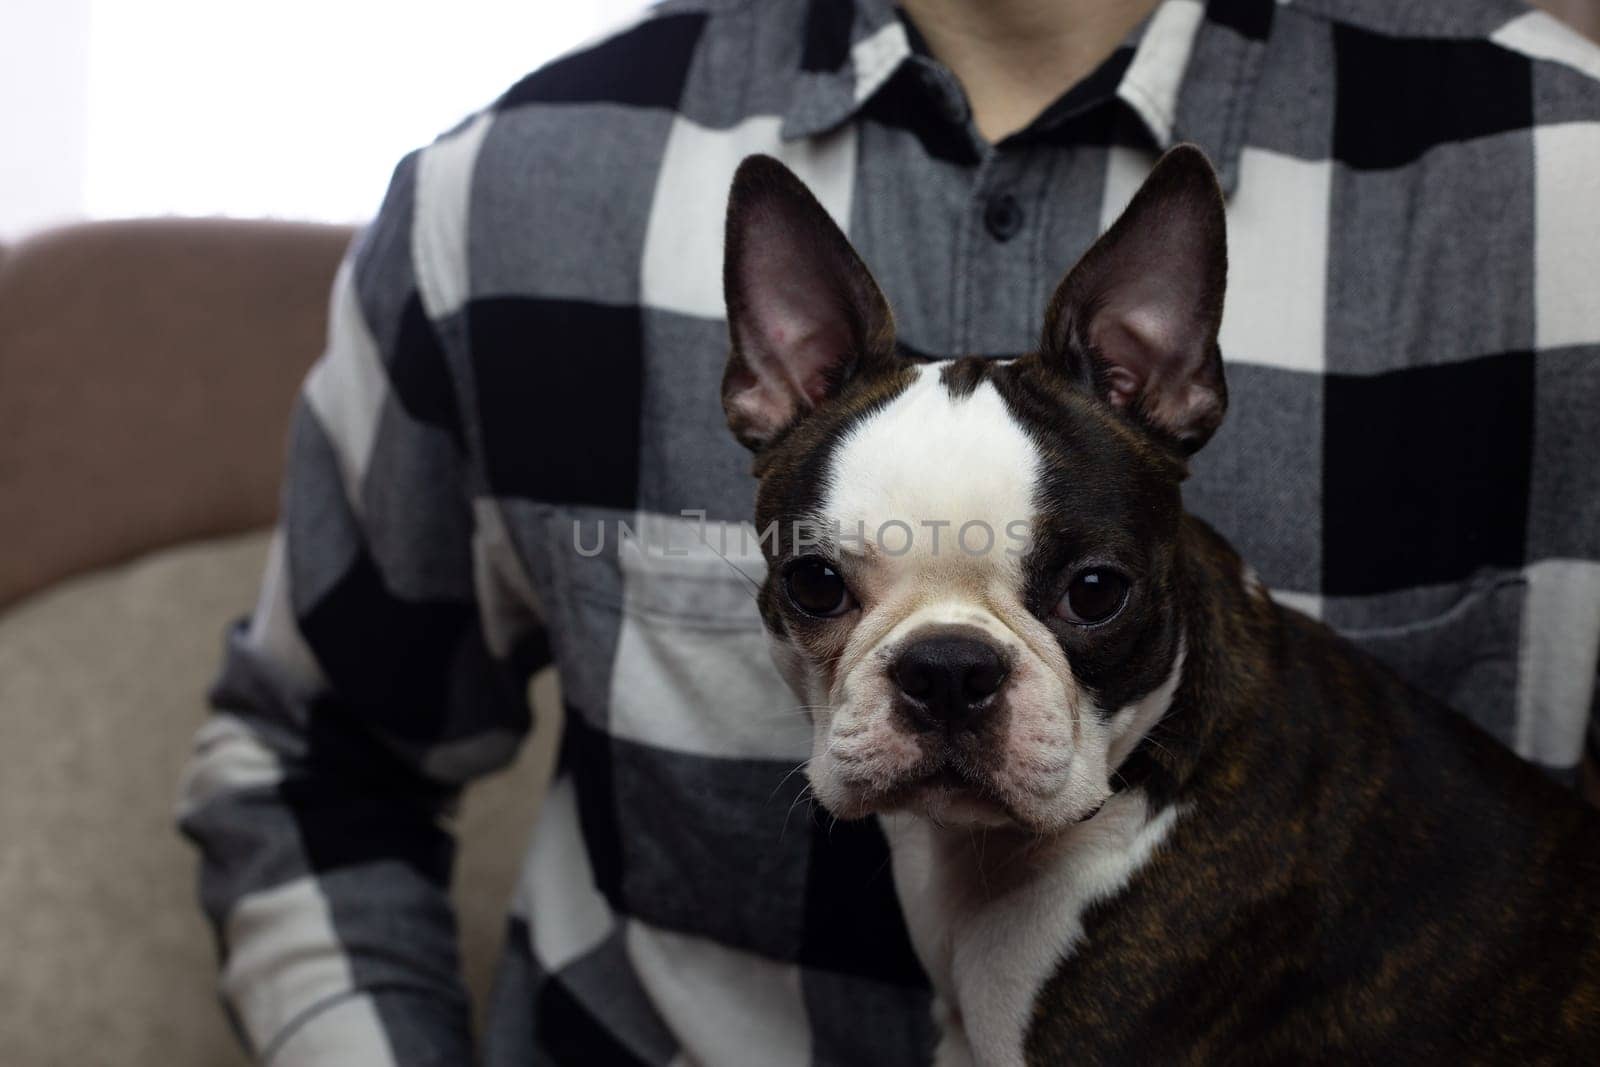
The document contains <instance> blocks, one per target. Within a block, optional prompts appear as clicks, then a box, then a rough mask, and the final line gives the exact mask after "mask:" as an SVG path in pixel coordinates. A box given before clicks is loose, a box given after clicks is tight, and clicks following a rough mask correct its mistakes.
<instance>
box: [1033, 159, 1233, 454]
mask: <svg viewBox="0 0 1600 1067" xmlns="http://www.w3.org/2000/svg"><path fill="white" fill-rule="evenodd" d="M1227 273H1228V252H1227V234H1226V221H1225V219H1224V215H1223V206H1222V190H1221V188H1220V187H1219V186H1218V185H1217V178H1216V174H1215V173H1214V172H1213V171H1212V169H1211V164H1210V163H1209V162H1207V160H1206V157H1205V155H1204V153H1202V152H1201V151H1200V149H1198V148H1196V147H1194V146H1193V145H1179V146H1178V147H1176V148H1173V149H1172V150H1171V151H1169V152H1167V153H1166V154H1165V155H1164V156H1162V157H1161V159H1160V161H1159V162H1157V163H1156V165H1155V169H1154V170H1152V171H1151V172H1150V176H1149V177H1148V178H1146V179H1145V182H1144V185H1142V186H1140V188H1139V191H1138V193H1136V194H1135V195H1134V198H1133V200H1132V202H1131V203H1129V204H1128V207H1127V209H1126V210H1124V211H1123V213H1122V216H1121V217H1120V218H1118V219H1117V221H1116V223H1115V224H1114V225H1113V226H1112V227H1111V229H1109V230H1107V231H1106V232H1105V234H1104V235H1103V236H1102V237H1101V238H1100V239H1099V240H1098V241H1096V242H1095V244H1094V246H1093V247H1092V248H1090V249H1089V251H1088V252H1086V253H1084V256H1083V258H1082V259H1080V260H1079V261H1078V264H1077V266H1075V267H1073V268H1072V270H1071V271H1069V272H1068V273H1067V276H1066V278H1065V279H1064V280H1063V281H1062V282H1061V285H1060V287H1059V288H1057V289H1056V294H1055V297H1054V298H1053V299H1052V300H1051V301H1050V308H1049V310H1048V311H1047V312H1046V313H1045V326H1044V339H1043V343H1042V346H1041V355H1042V356H1043V358H1044V360H1045V361H1046V363H1047V364H1050V365H1054V366H1056V367H1058V368H1060V369H1062V370H1064V371H1065V372H1066V373H1068V374H1069V375H1070V376H1072V377H1073V378H1074V379H1076V380H1077V381H1079V382H1081V383H1082V384H1083V385H1084V386H1086V387H1087V388H1089V389H1091V390H1092V391H1093V392H1094V393H1095V394H1096V395H1098V396H1099V397H1101V399H1103V400H1105V401H1107V402H1108V403H1110V404H1111V405H1112V406H1113V407H1116V408H1120V409H1122V410H1124V411H1125V412H1127V414H1129V415H1130V416H1131V417H1132V418H1134V419H1135V420H1136V421H1137V422H1139V423H1141V424H1142V425H1144V426H1145V427H1146V428H1148V429H1149V430H1151V431H1152V432H1154V433H1155V434H1157V435H1158V436H1159V437H1161V438H1164V439H1166V440H1168V441H1169V442H1171V443H1172V444H1173V445H1174V446H1176V447H1177V449H1178V450H1179V451H1180V452H1182V453H1183V454H1184V455H1190V454H1193V453H1194V452H1195V451H1197V450H1198V449H1199V448H1200V446H1202V445H1204V444H1205V443H1206V441H1207V440H1209V439H1210V437H1211V435H1212V433H1213V432H1215V430H1216V428H1217V426H1218V425H1219V424H1221V422H1222V415H1223V412H1224V411H1226V410H1227V406H1228V389H1227V386H1226V384H1225V383H1224V382H1223V378H1222V355H1221V353H1220V352H1219V351H1218V349H1217V331H1218V329H1219V328H1220V327H1221V325H1222V294H1223V289H1224V287H1225V285H1226V282H1227Z"/></svg>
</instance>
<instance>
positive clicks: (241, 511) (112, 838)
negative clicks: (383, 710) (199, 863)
mask: <svg viewBox="0 0 1600 1067" xmlns="http://www.w3.org/2000/svg"><path fill="white" fill-rule="evenodd" d="M350 237H351V232H350V231H349V230H347V229H343V228H336V227H325V226H309V225H294V224H287V223H265V222H262V223H255V222H227V221H175V220H173V221H140V222H126V223H97V224H87V225H81V226H73V227H68V228H64V229H60V230H56V231H53V232H48V233H45V234H42V235H40V236H38V237H36V238H33V239H31V240H29V241H27V242H25V243H23V244H21V245H18V246H15V247H11V248H5V249H0V959H3V960H4V961H5V964H4V966H0V1049H4V1052H3V1053H0V1059H3V1060H4V1062H5V1063H6V1064H8V1065H18V1067H44V1065H55V1064H63V1065H65V1064H72V1065H81V1064H93V1063H117V1064H132V1065H145V1064H149V1065H157V1064H159V1065H162V1067H185V1065H190V1064H196V1065H198V1064H207V1065H216V1064H226V1063H239V1062H242V1061H243V1057H242V1056H241V1055H240V1053H239V1051H238V1046H237V1043H236V1042H235V1040H234V1039H233V1036H232V1035H231V1034H229V1033H228V1031H227V1026H226V1023H225V1021H224V1016H223V1014H222V1012H221V1010H220V1009H219V1008H218V1006H217V1002H216V997H215V994H214V992H213V975H214V968H215V959H214V949H213V945H212V940H211V936H210V934H209V932H208V930H207V928H206V926H205V923H204V921H203V920H202V918H201V916H200V912H199V909H198V906H197V904H196V901H195V885H194V872H195V856H194V853H193V852H192V850H191V849H190V848H189V847H188V845H187V844H185V843H184V842H183V841H182V840H181V839H180V838H179V837H178V836H177V834H176V832H175V831H174V830H173V828H172V804H173V799H174V796H175V788H176V783H177V779H178V774H179V769H180V767H181V765H182V763H183V761H184V758H185V757H186V755H187V753H188V748H189V740H190V737H191V735H192V734H193V732H194V730H195V728H196V727H197V726H198V725H199V724H200V721H201V719H202V717H203V716H204V714H205V704H204V692H205V689H206V686H207V685H208V684H209V682H210V679H211V676H212V674H213V672H214V671H215V669H216V666H217V664H218V661H219V657H220V652H221V633H222V628H223V626H224V624H225V623H226V622H227V621H228V620H229V619H231V618H234V617H236V616H238V615H240V614H242V613H244V612H246V611H248V610H249V609H250V607H251V605H252V603H253V601H254V596H255V585H256V580H257V577H258V575H259V573H260V569H261V565H262V561H263V558H264V554H265V549H266V533H265V529H266V527H268V526H269V525H270V523H271V521H272V518H273V515H274V513H275V511H276V499H277V486H278V481H279V477H280V474H281V456H282V450H283V440H284V431H285V429H286V426H287V418H288V414H289V410H290V407H291V405H292V402H293V397H294V394H295V391H296V389H297V387H298V384H299V382H300V379H301V378H302V376H303V375H304V373H305V371H306V369H307V368H308V367H309V365H310V363H311V361H312V360H313V359H314V358H315V357H316V355H317V353H318V352H319V351H320V349H321V344H322V332H323V329H324V314H325V306H326V301H327V293H328V289H329V285H330V283H331V280H332V277H333V273H334V270H335V268H336V266H337V264H338V260H339V258H340V255H341V253H342V252H343V250H344V248H345V246H346V245H347V244H348V242H349V240H350ZM540 704H541V707H556V706H559V705H554V704H550V703H548V702H547V701H545V700H541V701H540ZM555 732H556V731H555V730H553V729H545V730H541V731H540V732H539V733H540V738H539V741H538V742H537V743H536V744H534V745H532V746H530V748H529V751H528V752H526V753H525V754H524V758H523V760H522V761H521V762H520V763H519V764H518V765H517V767H515V768H514V769H512V770H511V771H509V772H507V773H506V774H503V775H501V776H499V777H498V778H496V779H495V780H494V781H492V782H490V783H487V784H486V785H485V786H483V787H482V788H480V789H479V790H478V791H476V792H475V793H473V794H471V795H469V797H468V802H467V806H466V810H465V812H464V813H463V817H462V854H461V861H460V865H459V868H458V871H457V876H456V885H457V890H456V895H457V900H458V906H459V907H460V910H461V913H462V916H463V922H462V939H463V951H464V954H465V958H466V961H467V967H468V971H469V983H470V984H471V985H472V986H473V987H474V991H475V993H477V994H478V995H479V997H480V1000H481V996H482V991H483V989H484V988H485V986H486V984H487V980H488V978H489V974H490V970H491V968H492V961H493V958H494V955H495V953H496V951H497V949H498V946H499V941H500V937H501V931H502V926H501V924H502V922H503V918H504V907H505V902H506V900H507V899H508V896H509V893H510V889H511V884H512V881H513V879H514V877H515V873H516V867H517V864H518V862H519V861H520V857H521V853H522V846H523V843H524V840H523V839H524V837H525V835H526V832H527V828H528V826H529V825H530V823H531V818H532V815H533V810H534V804H535V801H534V798H535V797H536V796H537V794H538V792H539V790H540V788H541V786H540V779H541V776H542V775H543V774H545V773H547V767H548V762H549V758H550V744H551V742H552V740H553V736H554V734H555Z"/></svg>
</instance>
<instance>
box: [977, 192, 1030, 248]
mask: <svg viewBox="0 0 1600 1067" xmlns="http://www.w3.org/2000/svg"><path fill="white" fill-rule="evenodd" d="M983 224H984V226H986V227H987V228H988V230H989V233H990V235H991V236H992V237H994V239H995V240H996V241H1009V240H1011V239H1012V238H1013V237H1015V236H1016V235H1017V231H1018V230H1020V229H1022V205H1020V204H1018V203H1017V198H1016V197H1014V196H1012V195H1011V194H1010V193H1000V194H999V195H997V196H992V197H990V198H989V203H988V205H987V206H986V207H985V208H984V209H983Z"/></svg>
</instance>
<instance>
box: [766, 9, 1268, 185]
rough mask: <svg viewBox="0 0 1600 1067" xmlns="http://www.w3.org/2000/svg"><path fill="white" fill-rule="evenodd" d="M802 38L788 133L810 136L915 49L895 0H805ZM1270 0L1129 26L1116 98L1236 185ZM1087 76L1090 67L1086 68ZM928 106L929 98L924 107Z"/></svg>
mask: <svg viewBox="0 0 1600 1067" xmlns="http://www.w3.org/2000/svg"><path fill="white" fill-rule="evenodd" d="M807 5H808V10H807V13H806V33H805V45H804V48H803V49H802V54H801V60H800V65H799V69H798V71H797V72H796V75H795V81H794V86H793V91H792V94H791V96H790V101H789V110H788V112H787V113H786V114H785V116H784V122H783V136H784V137H785V138H786V139H791V140H792V139H795V138H800V137H807V136H813V135H815V134H819V133H823V132H825V131H827V130H830V129H833V128H835V127H837V126H839V125H841V124H842V123H844V122H846V121H848V120H850V119H851V118H853V117H855V115H856V114H857V112H858V111H859V110H860V109H861V107H862V105H863V104H865V103H866V102H867V101H868V100H869V99H871V98H872V97H873V96H874V95H875V94H876V93H878V92H879V91H880V90H881V89H882V88H883V87H884V86H885V85H886V84H887V83H888V82H889V80H890V79H891V78H892V77H893V76H894V75H895V74H896V72H898V71H899V70H900V68H901V67H902V66H904V65H906V64H908V63H911V62H926V60H923V59H920V58H917V57H916V56H915V50H914V49H913V47H912V43H911V40H910V38H909V36H908V34H907V32H906V26H905V24H904V23H902V22H901V21H900V19H899V17H898V16H897V14H896V12H895V6H894V4H893V2H892V0H807ZM1275 6H1276V4H1275V2H1274V0H1209V2H1206V3H1202V2H1201V0H1164V2H1163V3H1162V4H1161V5H1160V6H1159V7H1158V8H1156V10H1155V11H1154V12H1153V13H1152V14H1151V15H1150V17H1149V18H1148V19H1147V20H1145V22H1144V23H1143V24H1142V25H1141V26H1140V27H1139V28H1138V29H1136V30H1135V31H1134V33H1133V34H1132V35H1130V38H1129V40H1128V41H1127V42H1126V43H1125V45H1124V48H1125V49H1128V48H1131V49H1132V56H1131V59H1130V58H1129V57H1128V56H1127V55H1126V54H1125V53H1124V54H1123V55H1121V57H1120V59H1119V58H1118V57H1114V58H1113V60H1109V61H1108V63H1112V62H1118V63H1121V64H1126V66H1125V69H1123V70H1122V72H1121V76H1120V79H1119V80H1118V81H1117V85H1116V89H1115V93H1114V94H1113V95H1114V98H1115V99H1116V100H1118V101H1120V102H1121V103H1122V104H1123V105H1125V106H1126V107H1127V108H1128V109H1129V110H1130V111H1131V112H1132V114H1133V115H1134V116H1136V117H1137V119H1138V121H1139V123H1140V124H1141V125H1142V127H1143V128H1144V130H1145V132H1146V133H1147V134H1148V135H1149V138H1150V141H1151V143H1152V147H1154V148H1156V149H1157V150H1165V149H1167V148H1170V147H1171V146H1172V145H1174V144H1177V143H1179V142H1182V141H1191V142H1193V143H1195V144H1198V145H1199V146H1200V147H1201V148H1203V149H1204V150H1205V152H1206V154H1207V155H1208V156H1210V157H1211V161H1212V163H1213V164H1214V165H1215V166H1216V168H1217V173H1218V176H1219V178H1220V179H1221V181H1222V186H1223V189H1224V191H1226V192H1230V193H1231V192H1232V190H1233V186H1234V183H1235V182H1236V181H1237V180H1238V173H1239V153H1240V151H1241V150H1242V148H1243V143H1244V134H1245V119H1246V118H1247V117H1248V115H1249V112H1250V106H1249V105H1250V102H1251V100H1252V99H1253V98H1254V94H1255V87H1256V84H1257V81H1258V80H1259V75H1260V72H1261V63H1262V54H1263V52H1264V48H1265V44H1266V39H1267V35H1268V33H1269V31H1270V29H1271V25H1272V16H1273V10H1274V8H1275ZM1091 77H1092V76H1091ZM931 106H932V104H931V101H930V107H931Z"/></svg>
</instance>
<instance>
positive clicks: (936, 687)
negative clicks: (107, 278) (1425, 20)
mask: <svg viewBox="0 0 1600 1067" xmlns="http://www.w3.org/2000/svg"><path fill="white" fill-rule="evenodd" d="M1226 259H1227V257H1226V251H1225V237H1224V222H1223V210H1222V197H1221V192H1220V190H1219V189H1218V187H1217V182H1216V178H1215V176H1214V175H1213V173H1212V171H1211V167H1210V165H1209V164H1208V163H1207V162H1206V160H1205V157H1204V156H1203V155H1202V154H1201V153H1200V152H1199V150H1198V149H1195V148H1192V147H1188V146H1184V147H1179V148H1175V149H1173V150H1172V151H1170V152H1168V153H1167V154H1166V155H1165V156H1164V157H1163V158H1162V159H1161V161H1160V162H1159V163H1158V164H1157V165H1156V167H1155V169H1154V170H1153V171H1152V172H1151V174H1150V176H1149V178H1148V179H1147V180H1146V182H1145V184H1144V186H1143V187H1142V188H1141V189H1140V190H1139V192H1138V193H1137V195H1136V196H1135V197H1134V199H1133V201H1132V202H1131V203H1130V204H1129V206H1128V208H1127V210H1126V211H1125V212H1124V213H1123V215H1122V217H1121V218H1120V219H1119V220H1118V221H1117V223H1116V225H1114V226H1113V227H1112V228H1111V229H1110V230H1109V231H1108V232H1107V233H1106V234H1105V235H1104V236H1103V237H1101V238H1100V240H1099V241H1098V242H1097V243H1096V244H1095V245H1094V246H1093V247H1092V248H1091V249H1090V250H1089V251H1088V252H1087V253H1086V254H1085V255H1084V256H1083V258H1082V259H1081V260H1080V261H1079V262H1078V264H1077V265H1076V266H1075V267H1073V269H1072V270H1071V271H1069V272H1068V274H1067V275H1066V277H1065V279H1064V280H1063V281H1062V282H1061V285H1060V287H1059V288H1058V289H1057V290H1056V293H1055V296H1054V298H1053V299H1052V300H1051V302H1050V306H1049V308H1048V309H1047V310H1046V311H1045V317H1044V333H1043V338H1042V341H1041V343H1040V348H1039V350H1038V351H1037V352H1036V353H1033V354H1031V355H1028V356H1026V357H1024V358H1021V359H1017V360H1012V361H1004V362H1000V361H983V360H977V359H966V360H958V361H955V362H953V363H916V362H912V361H909V360H906V359H904V358H902V357H900V356H898V355H897V354H896V350H895V336H894V322H893V318H892V316H891V314H890V311H889V307H888V304H887V303H886V302H885V300H884V297H883V295H882V293H881V292H880V291H879V289H878V286H877V284H876V283H875V282H874V281H873V279H872V276H871V274H870V273H869V272H868V271H867V268H866V266H865V265H864V264H863V263H862V262H861V259H860V258H859V257H858V256H857V255H856V253H855V251H854V249H852V248H851V246H850V244H849V242H848V241H847V240H846V238H845V236H844V234H843V233H841V232H840V230H839V229H838V227H837V226H836V225H834V223H833V222H832V220H831V219H829V217H828V215H827V213H826V212H825V211H824V210H823V209H822V207H821V206H820V205H819V204H818V203H817V201H816V200H815V199H814V198H813V197H812V196H811V194H810V192H809V191H808V190H807V189H806V188H805V186H804V185H803V184H802V183H801V182H800V181H799V179H797V178H796V177H795V176H794V175H793V174H792V173H790V172H789V171H788V170H787V169H786V168H785V167H784V166H783V165H782V164H781V163H778V162H777V161H776V160H773V159H770V158H767V157H761V156H757V157H752V158H750V159H747V160H746V161H745V162H744V163H743V165H742V166H741V167H740V168H739V172H738V174H737V176H736V177H735V179H734V183H733V191H732V196H731V199H730V202H729V205H728V221H727V245H726V262H725V269H724V284H725V289H726V296H727V304H728V320H729V329H730V332H731V335H732V352H731V355H730V357H729V361H728V367H727V372H726V374H725V375H724V378H723V385H722V400H723V406H724V409H725V410H726V412H727V416H728V422H729V425H730V427H731V428H732V429H733V432H734V433H735V435H736V436H737V437H738V438H739V440H740V441H741V442H743V443H744V444H745V445H746V446H747V447H749V448H750V449H751V450H752V451H754V452H755V454H756V460H755V470H756V474H757V475H758V477H759V478H760V488H759V491H758V494H757V507H756V516H755V518H756V526H757V529H758V532H759V533H760V534H761V535H762V538H763V540H762V547H763V551H764V553H765V554H766V557H767V563H768V572H767V578H766V582H765V584H764V586H763V588H762V592H761V609H762V616H763V618H764V620H765V622H766V626H767V629H768V631H769V632H770V634H771V637H772V640H773V649H774V657H775V659H776V660H777V662H778V666H779V669H780V670H781V671H782V672H783V674H784V677H785V678H786V679H787V681H788V682H789V684H790V685H791V686H792V687H793V688H794V690H795V691H796V693H797V694H798V695H799V696H800V699H801V700H802V701H804V703H805V705H806V707H807V709H808V713H809V714H810V715H811V716H812V718H813V721H814V724H815V733H814V743H813V750H812V758H811V761H810V763H809V765H808V768H807V772H808V774H809V777H810V780H811V783H812V787H813V789H814V791H815V794H816V796H817V798H818V800H819V801H820V802H821V803H822V804H823V805H824V806H825V807H826V808H828V809H829V810H830V811H831V812H833V813H834V814H836V815H839V816H841V817H846V818H849V817H856V816H861V815H865V814H868V813H871V812H877V811H889V810H894V809H898V808H907V809H910V810H913V811H920V812H923V813H925V814H927V815H928V816H929V817H931V818H934V819H937V820H939V821H941V822H954V823H965V824H970V825H1011V824H1015V825H1019V826H1021V827H1023V828H1025V829H1027V830H1030V831H1033V832H1036V833H1048V832H1051V831H1053V830H1058V829H1061V828H1063V827H1065V826H1068V825H1070V824H1072V823H1073V822H1076V821H1079V820H1081V819H1083V818H1085V817H1087V816H1088V815H1090V814H1092V813H1093V812H1094V811H1096V810H1097V809H1098V808H1099V806H1100V805H1101V804H1102V803H1103V802H1104V801H1105V799H1106V798H1107V796H1108V795H1109V794H1110V792H1111V786H1110V784H1109V779H1110V776H1111V772H1112V771H1114V770H1115V768H1116V767H1117V766H1118V765H1119V763H1120V762H1121V760H1122V759H1123V758H1124V757H1125V756H1126V755H1127V754H1128V753H1129V752H1130V751H1131V750H1132V748H1133V746H1134V745H1135V744H1136V743H1137V741H1138V740H1139V739H1140V737H1141V736H1142V735H1143V734H1144V733H1145V732H1146V731H1147V730H1148V729H1149V728H1150V726H1151V725H1152V724H1153V721H1154V719H1155V718H1158V717H1159V716H1160V714H1161V713H1162V712H1163V711H1164V710H1165V707H1166V704H1167V701H1168V700H1169V699H1170V697H1171V694H1172V691H1173V689H1174V687H1175V686H1176V683H1177V678H1178V675H1179V673H1180V671H1181V663H1182V659H1183V635H1182V626H1181V622H1180V619H1179V615H1178V605H1177V604H1176V598H1175V595H1174V582H1175V577H1176V570H1177V558H1178V557H1177V553H1178V536H1179V529H1180V525H1181V521H1182V514H1183V512H1182V504H1181V500H1180V494H1179V485H1180V483H1181V481H1182V479H1183V477H1184V474H1185V472H1186V469H1187V468H1186V457H1187V456H1188V455H1189V454H1190V453H1192V452H1193V451H1194V450H1195V449H1197V448H1199V447H1200V446H1201V445H1202V444H1204V443H1205V441H1206V440H1207V439H1208V438H1209V437H1210V435H1211V433H1212V432H1213V431H1214V430H1215V429H1216V427H1217V425H1218V424H1219V423H1220V422H1221V420H1222V415H1223V411H1224V409H1225V407H1226V403H1227V397H1226V390H1225V387H1224V384H1223V378H1222V363H1221V357H1220V355H1219V353H1218V350H1217V330H1218V326H1219V323H1220V320H1221V316H1222V294H1223V285H1224V277H1225V274H1226V269H1227V268H1226Z"/></svg>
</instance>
